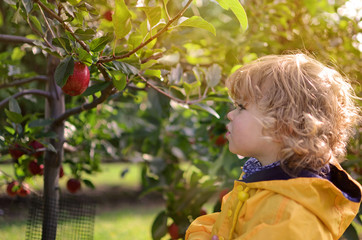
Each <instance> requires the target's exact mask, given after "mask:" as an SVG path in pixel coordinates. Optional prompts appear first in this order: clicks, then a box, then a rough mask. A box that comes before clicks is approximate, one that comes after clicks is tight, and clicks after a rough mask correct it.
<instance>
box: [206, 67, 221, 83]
mask: <svg viewBox="0 0 362 240" xmlns="http://www.w3.org/2000/svg"><path fill="white" fill-rule="evenodd" d="M220 80H221V67H220V66H219V65H218V64H213V65H212V66H211V67H209V68H208V69H207V72H206V82H207V85H208V86H209V87H211V88H213V87H215V86H216V85H217V84H219V82H220Z"/></svg>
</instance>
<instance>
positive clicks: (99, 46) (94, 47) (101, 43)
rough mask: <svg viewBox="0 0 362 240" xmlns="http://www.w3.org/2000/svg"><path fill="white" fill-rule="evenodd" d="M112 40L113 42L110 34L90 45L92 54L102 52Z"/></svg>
mask: <svg viewBox="0 0 362 240" xmlns="http://www.w3.org/2000/svg"><path fill="white" fill-rule="evenodd" d="M111 40H112V35H111V34H108V35H106V36H103V37H100V38H96V39H94V40H93V41H92V42H91V43H90V44H89V48H90V50H91V51H92V52H100V51H102V50H103V49H104V47H105V46H106V45H107V43H108V42H110V41H111Z"/></svg>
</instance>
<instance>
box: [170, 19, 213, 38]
mask: <svg viewBox="0 0 362 240" xmlns="http://www.w3.org/2000/svg"><path fill="white" fill-rule="evenodd" d="M177 26H178V27H195V28H202V29H205V30H207V31H209V32H211V33H212V34H214V35H216V30H215V27H214V26H213V25H212V24H211V23H209V22H207V21H206V20H204V19H203V18H202V17H199V16H192V17H191V18H188V19H186V20H185V21H183V22H181V23H180V24H179V25H177Z"/></svg>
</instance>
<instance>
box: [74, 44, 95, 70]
mask: <svg viewBox="0 0 362 240" xmlns="http://www.w3.org/2000/svg"><path fill="white" fill-rule="evenodd" d="M77 53H78V58H79V61H81V62H83V63H84V64H86V65H87V66H91V65H92V55H91V54H90V53H88V52H87V51H86V50H84V49H83V48H81V47H80V48H77Z"/></svg>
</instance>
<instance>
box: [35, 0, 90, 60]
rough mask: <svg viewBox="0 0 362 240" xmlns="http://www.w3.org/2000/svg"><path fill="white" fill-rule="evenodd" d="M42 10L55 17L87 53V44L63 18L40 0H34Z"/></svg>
mask: <svg viewBox="0 0 362 240" xmlns="http://www.w3.org/2000/svg"><path fill="white" fill-rule="evenodd" d="M34 1H35V2H36V3H37V4H38V5H39V6H40V7H41V8H42V9H43V10H44V11H46V12H47V13H49V15H50V16H51V17H52V18H55V19H56V20H58V22H59V23H60V24H62V26H63V27H64V29H65V30H67V31H68V32H69V33H70V34H71V35H72V36H73V37H74V39H75V40H76V41H77V42H78V43H79V44H80V45H81V46H82V48H83V49H84V50H86V51H87V52H88V53H89V48H88V45H87V44H85V43H84V42H83V41H82V40H80V39H79V38H78V37H77V36H76V35H75V33H74V32H73V30H72V29H71V28H70V27H69V26H68V25H67V24H66V23H65V22H64V20H63V19H62V18H61V17H59V16H58V15H57V14H56V13H55V12H53V11H52V10H51V9H49V8H48V7H47V6H45V5H44V4H43V3H42V2H41V1H39V0H34Z"/></svg>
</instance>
